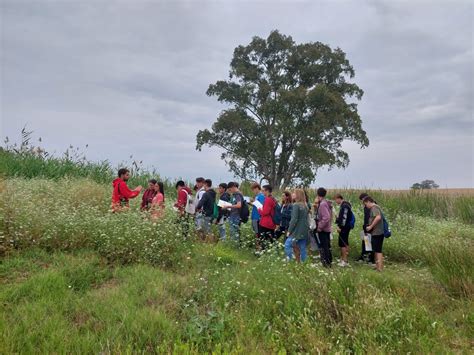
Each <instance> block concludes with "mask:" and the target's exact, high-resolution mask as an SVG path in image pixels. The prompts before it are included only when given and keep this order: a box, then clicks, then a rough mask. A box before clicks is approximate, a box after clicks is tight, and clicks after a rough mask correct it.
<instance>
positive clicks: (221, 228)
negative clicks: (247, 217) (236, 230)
mask: <svg viewBox="0 0 474 355" xmlns="http://www.w3.org/2000/svg"><path fill="white" fill-rule="evenodd" d="M225 222H226V221H225V219H224V217H222V219H221V221H220V222H219V237H220V238H221V240H222V241H224V240H225V239H226V235H225V234H226V231H225Z"/></svg>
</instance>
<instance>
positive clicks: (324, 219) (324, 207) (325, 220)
mask: <svg viewBox="0 0 474 355" xmlns="http://www.w3.org/2000/svg"><path fill="white" fill-rule="evenodd" d="M318 232H327V233H331V232H332V204H331V202H330V201H328V200H326V199H324V200H322V201H321V202H320V203H319V208H318Z"/></svg>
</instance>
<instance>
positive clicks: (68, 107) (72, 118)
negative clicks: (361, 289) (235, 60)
mask: <svg viewBox="0 0 474 355" xmlns="http://www.w3.org/2000/svg"><path fill="white" fill-rule="evenodd" d="M0 3H1V4H2V6H1V26H2V27H1V57H0V60H1V91H0V99H1V101H0V104H1V111H0V114H1V129H0V134H1V136H2V137H5V136H8V137H10V139H13V140H18V139H19V132H20V130H21V128H22V127H23V126H25V125H27V127H28V128H29V129H31V130H33V131H34V132H35V136H36V137H42V139H43V146H45V147H46V148H47V149H49V150H51V151H55V152H58V153H59V152H63V151H64V150H65V149H66V148H67V147H68V146H69V145H70V144H72V145H74V146H79V147H84V146H85V145H86V144H88V145H89V147H88V148H87V150H86V153H87V156H88V157H89V158H91V159H93V160H105V159H108V160H110V161H111V162H113V163H114V164H118V163H119V162H120V161H123V160H127V159H128V157H129V156H130V155H133V156H134V157H135V158H137V159H140V160H143V162H144V164H145V165H149V166H151V165H153V166H155V167H156V168H157V169H158V170H159V171H160V173H161V174H162V175H163V176H167V177H172V178H175V177H179V176H181V177H184V178H193V177H195V176H198V175H203V176H206V177H211V178H213V179H214V180H216V182H219V181H220V180H229V179H231V178H232V175H231V174H230V173H229V172H228V170H227V168H226V166H225V165H224V163H223V162H222V161H221V159H220V154H219V150H217V149H209V148H205V149H203V151H202V152H197V151H196V150H195V145H196V143H195V141H196V140H195V136H196V133H197V132H198V131H199V130H200V129H205V128H209V127H210V126H211V124H212V123H213V122H214V121H215V119H216V117H217V116H218V113H219V112H220V111H221V110H222V109H223V108H224V107H223V106H222V105H221V104H219V103H218V102H217V101H216V99H215V98H213V97H207V96H206V95H205V92H206V89H207V87H208V85H209V84H210V83H214V82H215V81H217V80H221V79H226V78H227V77H228V70H229V63H230V60H231V57H232V53H233V50H234V48H235V47H236V46H238V45H240V44H248V43H249V42H250V41H251V39H252V37H253V36H255V35H258V36H261V37H267V36H268V34H269V33H270V31H271V30H273V29H278V30H280V32H282V33H284V34H287V35H291V36H292V37H293V39H294V40H295V41H296V42H298V43H299V42H309V41H321V42H323V43H326V44H329V45H330V46H331V47H333V48H335V47H340V48H342V49H343V50H344V51H345V52H346V53H347V57H348V59H349V60H350V62H351V64H352V65H353V66H354V69H355V72H356V76H355V78H354V81H355V82H356V83H357V84H358V85H359V86H360V87H361V88H362V89H363V90H364V91H365V94H364V97H363V99H362V101H361V102H360V104H359V112H360V115H361V117H362V120H363V126H364V128H365V130H366V131H367V134H368V137H369V139H370V146H369V147H368V148H367V149H363V150H361V149H359V147H358V146H356V145H354V144H351V143H347V144H346V145H345V147H346V148H347V151H348V152H349V155H350V159H351V163H350V165H349V167H348V168H347V169H346V170H339V169H337V170H332V171H329V172H321V173H320V174H319V175H318V177H317V179H316V182H315V185H319V186H329V187H335V186H338V187H344V186H351V187H375V188H377V187H380V188H407V187H409V186H410V185H411V184H412V183H414V182H417V181H420V180H423V179H425V178H431V179H434V180H435V181H436V182H437V183H438V184H440V185H441V186H442V187H474V146H473V141H474V139H473V138H474V119H473V74H474V73H473V63H474V62H473V59H474V58H473V6H472V4H470V3H469V2H468V1H464V2H456V1H440V2H435V1H362V0H360V1H359V0H358V1H327V2H321V1H314V0H313V1H307V2H306V1H287V2H284V1H280V2H278V1H261V2H255V1H247V2H243V1H212V2H211V1H187V2H184V1H131V0H130V1H118V2H117V1H105V0H104V1H100V0H99V1H96V0H89V1H59V0H57V1H21V0H15V1H6V0H0ZM2 140H3V139H2Z"/></svg>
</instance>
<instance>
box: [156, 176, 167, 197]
mask: <svg viewBox="0 0 474 355" xmlns="http://www.w3.org/2000/svg"><path fill="white" fill-rule="evenodd" d="M156 184H157V185H158V186H159V188H160V192H161V193H162V194H163V201H164V200H165V185H163V183H162V182H161V181H158V182H157V183H156Z"/></svg>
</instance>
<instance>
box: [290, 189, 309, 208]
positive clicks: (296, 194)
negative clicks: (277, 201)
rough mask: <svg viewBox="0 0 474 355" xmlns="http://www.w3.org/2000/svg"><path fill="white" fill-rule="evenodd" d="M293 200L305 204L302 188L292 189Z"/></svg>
mask: <svg viewBox="0 0 474 355" xmlns="http://www.w3.org/2000/svg"><path fill="white" fill-rule="evenodd" d="M293 200H294V201H295V203H301V204H303V205H305V204H306V195H305V194H304V191H303V189H296V190H295V191H293Z"/></svg>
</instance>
